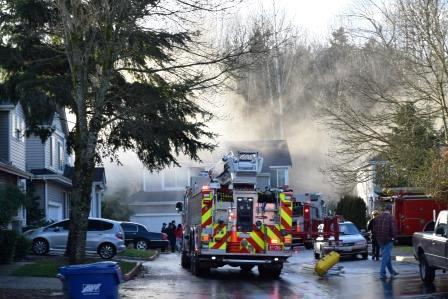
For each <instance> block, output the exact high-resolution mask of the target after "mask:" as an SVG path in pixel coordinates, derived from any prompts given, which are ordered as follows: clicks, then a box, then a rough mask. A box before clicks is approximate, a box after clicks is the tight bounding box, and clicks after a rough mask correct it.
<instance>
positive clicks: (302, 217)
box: [291, 193, 325, 249]
mask: <svg viewBox="0 0 448 299" xmlns="http://www.w3.org/2000/svg"><path fill="white" fill-rule="evenodd" d="M324 216H325V204H324V202H323V200H322V199H321V194H320V193H305V194H295V198H294V199H293V216H292V217H293V218H292V231H291V234H292V246H293V247H294V246H301V245H303V246H305V248H306V249H312V248H313V240H315V239H316V238H317V237H318V226H319V225H320V224H322V223H323V220H324Z"/></svg>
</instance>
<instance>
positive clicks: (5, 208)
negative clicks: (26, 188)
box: [0, 184, 25, 227]
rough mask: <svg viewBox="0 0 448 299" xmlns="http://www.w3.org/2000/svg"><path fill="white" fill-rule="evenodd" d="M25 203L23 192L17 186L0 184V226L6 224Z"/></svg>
mask: <svg viewBox="0 0 448 299" xmlns="http://www.w3.org/2000/svg"><path fill="white" fill-rule="evenodd" d="M24 203H25V194H23V192H22V191H20V189H19V188H17V186H14V185H11V184H7V185H4V186H0V207H1V209H0V227H2V226H7V225H8V224H9V223H10V222H11V220H12V219H13V217H14V216H15V215H17V209H18V208H20V206H22V205H23V204H24Z"/></svg>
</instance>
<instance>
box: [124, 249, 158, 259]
mask: <svg viewBox="0 0 448 299" xmlns="http://www.w3.org/2000/svg"><path fill="white" fill-rule="evenodd" d="M155 253H156V251H155V250H151V249H149V250H138V249H132V248H128V249H126V250H125V251H123V252H121V253H119V254H118V255H119V256H122V257H137V258H143V259H147V258H149V257H151V256H153V255H154V254H155Z"/></svg>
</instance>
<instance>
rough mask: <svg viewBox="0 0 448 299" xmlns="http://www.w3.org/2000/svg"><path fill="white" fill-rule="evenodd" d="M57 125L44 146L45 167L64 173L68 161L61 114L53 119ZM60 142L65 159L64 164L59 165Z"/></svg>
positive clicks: (63, 159)
mask: <svg viewBox="0 0 448 299" xmlns="http://www.w3.org/2000/svg"><path fill="white" fill-rule="evenodd" d="M52 125H53V126H54V127H55V129H56V130H55V132H54V133H53V134H52V135H51V136H50V137H49V138H48V139H47V141H46V142H45V146H44V155H45V168H48V169H51V170H54V171H56V172H58V173H63V170H64V167H63V165H65V163H66V161H67V155H66V150H65V149H66V140H65V138H64V132H63V130H62V125H61V120H60V119H59V116H58V115H57V114H55V117H54V119H53V124H52ZM58 142H60V143H61V145H62V149H63V150H62V152H61V155H62V157H61V160H62V161H63V165H62V166H61V167H59V160H58Z"/></svg>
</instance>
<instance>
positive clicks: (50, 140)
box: [48, 137, 54, 166]
mask: <svg viewBox="0 0 448 299" xmlns="http://www.w3.org/2000/svg"><path fill="white" fill-rule="evenodd" d="M48 142H49V146H50V166H54V161H53V160H54V159H53V153H54V140H53V137H50V138H49V139H48Z"/></svg>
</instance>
